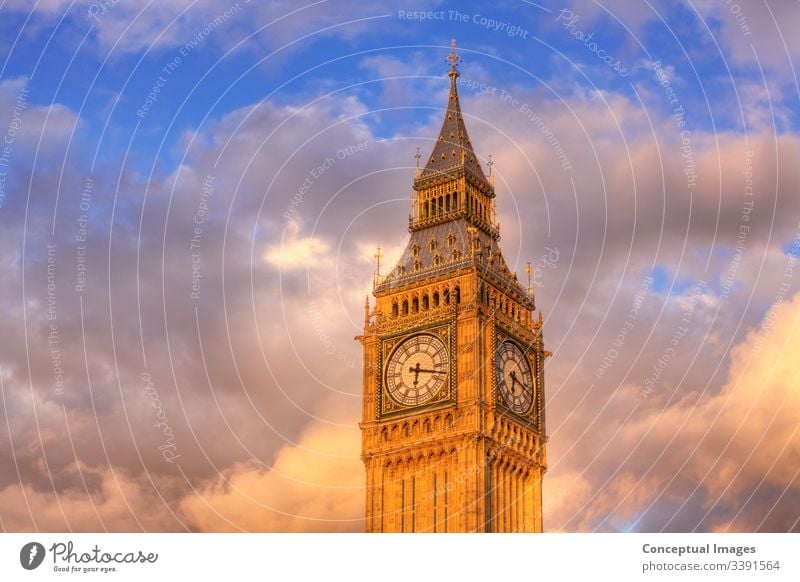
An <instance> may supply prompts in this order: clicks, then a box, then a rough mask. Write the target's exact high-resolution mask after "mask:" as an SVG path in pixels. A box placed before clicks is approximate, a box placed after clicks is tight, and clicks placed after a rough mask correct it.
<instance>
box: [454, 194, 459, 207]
mask: <svg viewBox="0 0 800 582" xmlns="http://www.w3.org/2000/svg"><path fill="white" fill-rule="evenodd" d="M453 208H455V209H458V192H453Z"/></svg>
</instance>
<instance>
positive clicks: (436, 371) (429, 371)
mask: <svg viewBox="0 0 800 582" xmlns="http://www.w3.org/2000/svg"><path fill="white" fill-rule="evenodd" d="M418 370H419V371H420V372H427V373H428V374H446V373H447V372H445V371H444V370H426V369H425V368H418Z"/></svg>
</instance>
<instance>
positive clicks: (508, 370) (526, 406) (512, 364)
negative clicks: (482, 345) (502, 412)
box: [495, 340, 533, 414]
mask: <svg viewBox="0 0 800 582" xmlns="http://www.w3.org/2000/svg"><path fill="white" fill-rule="evenodd" d="M495 361H496V364H495V366H496V367H495V378H496V380H497V390H498V392H499V393H500V397H501V399H502V401H503V403H504V404H505V405H506V406H507V407H508V408H509V409H510V410H511V411H512V412H515V413H517V414H527V413H528V412H530V410H531V405H532V404H533V377H532V375H531V365H530V363H529V362H528V358H527V357H526V356H525V354H524V353H523V351H522V350H521V349H520V347H519V346H518V345H517V344H515V343H514V342H512V341H510V340H505V341H503V342H501V343H500V344H499V345H498V346H497V352H496V358H495Z"/></svg>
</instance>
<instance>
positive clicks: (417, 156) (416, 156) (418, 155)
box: [414, 148, 422, 168]
mask: <svg viewBox="0 0 800 582" xmlns="http://www.w3.org/2000/svg"><path fill="white" fill-rule="evenodd" d="M414 157H415V158H416V160H417V167H418V168H419V159H420V158H421V157H422V156H421V155H420V153H419V148H417V155H415V156H414Z"/></svg>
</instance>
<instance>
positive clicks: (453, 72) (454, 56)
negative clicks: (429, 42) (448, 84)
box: [447, 39, 461, 77]
mask: <svg viewBox="0 0 800 582" xmlns="http://www.w3.org/2000/svg"><path fill="white" fill-rule="evenodd" d="M447 62H449V63H450V72H449V73H448V75H449V76H451V77H458V68H457V67H456V65H458V63H460V62H461V57H460V56H458V53H457V52H456V39H453V40H451V41H450V55H449V56H448V57H447Z"/></svg>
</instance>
